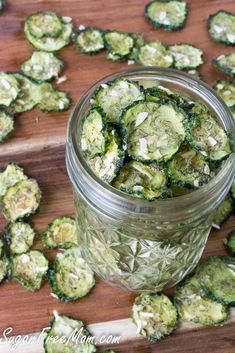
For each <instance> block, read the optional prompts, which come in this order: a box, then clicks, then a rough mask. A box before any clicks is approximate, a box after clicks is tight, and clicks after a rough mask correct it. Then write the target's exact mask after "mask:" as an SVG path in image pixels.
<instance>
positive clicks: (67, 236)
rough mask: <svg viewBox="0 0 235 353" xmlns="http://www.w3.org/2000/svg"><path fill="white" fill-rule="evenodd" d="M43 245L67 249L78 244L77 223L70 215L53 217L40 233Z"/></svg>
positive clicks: (50, 247)
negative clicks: (45, 228) (41, 233)
mask: <svg viewBox="0 0 235 353" xmlns="http://www.w3.org/2000/svg"><path fill="white" fill-rule="evenodd" d="M42 240H43V245H44V246H45V247H46V248H49V249H55V248H63V249H68V248H71V247H72V246H76V245H78V240H77V225H76V221H75V219H74V218H72V217H68V216H60V217H57V218H55V219H54V220H53V221H52V222H51V223H50V224H49V226H48V228H47V230H46V231H45V232H44V233H43V235H42Z"/></svg>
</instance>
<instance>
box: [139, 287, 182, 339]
mask: <svg viewBox="0 0 235 353" xmlns="http://www.w3.org/2000/svg"><path fill="white" fill-rule="evenodd" d="M132 319H133V322H134V324H136V326H137V333H139V334H141V335H142V336H145V337H147V338H148V339H149V340H150V341H153V342H154V341H158V340H161V339H162V338H165V337H166V336H168V335H170V334H171V333H172V331H173V330H174V329H175V328H176V325H177V310H176V308H175V307H174V305H173V304H172V302H171V301H170V299H169V298H168V297H167V296H166V295H164V294H160V295H158V294H149V295H148V294H142V295H140V296H139V297H137V298H136V299H135V302H134V305H133V308H132Z"/></svg>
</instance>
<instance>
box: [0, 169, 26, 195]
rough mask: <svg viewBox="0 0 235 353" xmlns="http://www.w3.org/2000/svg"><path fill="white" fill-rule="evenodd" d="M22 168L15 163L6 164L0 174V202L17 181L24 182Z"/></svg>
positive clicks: (24, 177) (24, 176)
mask: <svg viewBox="0 0 235 353" xmlns="http://www.w3.org/2000/svg"><path fill="white" fill-rule="evenodd" d="M26 179H28V177H27V176H26V175H25V174H24V170H23V168H21V167H20V166H19V165H18V164H16V163H9V164H7V166H6V168H5V169H3V170H2V171H1V172H0V201H2V197H3V196H4V195H5V194H6V192H7V189H8V188H9V187H11V186H13V185H15V184H16V183H18V182H19V181H22V180H26Z"/></svg>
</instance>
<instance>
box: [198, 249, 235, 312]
mask: <svg viewBox="0 0 235 353" xmlns="http://www.w3.org/2000/svg"><path fill="white" fill-rule="evenodd" d="M196 276H197V279H198V280H199V282H200V285H201V287H202V288H203V289H204V290H205V291H206V293H207V295H208V297H209V298H212V299H215V300H218V301H219V302H221V303H224V304H227V305H235V259H234V258H232V257H229V256H209V257H207V259H206V260H204V261H203V262H202V263H201V264H200V265H199V266H198V267H197V269H196Z"/></svg>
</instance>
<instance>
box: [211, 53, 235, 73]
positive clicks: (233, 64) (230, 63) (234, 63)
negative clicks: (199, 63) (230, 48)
mask: <svg viewBox="0 0 235 353" xmlns="http://www.w3.org/2000/svg"><path fill="white" fill-rule="evenodd" d="M212 63H213V64H214V65H215V66H216V67H217V68H218V69H219V70H220V71H222V72H224V73H225V74H228V75H230V76H235V53H231V54H228V55H220V56H219V57H218V58H217V59H213V60H212Z"/></svg>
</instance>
